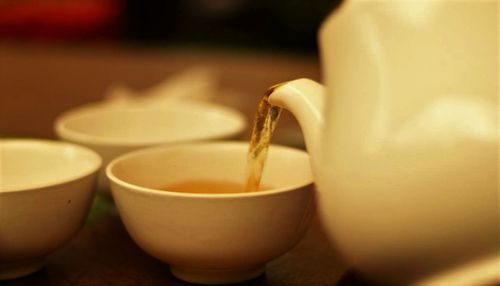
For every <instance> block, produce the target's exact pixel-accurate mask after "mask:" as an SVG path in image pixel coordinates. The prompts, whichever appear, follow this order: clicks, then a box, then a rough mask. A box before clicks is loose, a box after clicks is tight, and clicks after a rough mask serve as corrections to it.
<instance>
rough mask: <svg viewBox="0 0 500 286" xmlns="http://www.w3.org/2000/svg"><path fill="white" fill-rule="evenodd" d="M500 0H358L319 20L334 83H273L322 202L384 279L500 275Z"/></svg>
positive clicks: (346, 241) (356, 257) (326, 218)
mask: <svg viewBox="0 0 500 286" xmlns="http://www.w3.org/2000/svg"><path fill="white" fill-rule="evenodd" d="M497 5H498V4H497V1H404V0H401V1H358V0H354V1H353V0H347V1H345V3H343V5H342V6H341V7H340V9H339V10H338V11H336V12H335V13H334V14H332V15H331V16H330V17H329V18H328V19H327V20H326V22H324V24H323V26H322V27H321V30H320V35H319V40H320V55H321V59H322V70H323V82H324V84H325V86H323V85H320V84H318V83H316V82H313V81H311V80H307V79H299V80H295V81H291V82H288V83H285V84H283V85H281V86H280V87H278V88H276V89H275V90H274V92H273V93H272V94H271V95H270V97H269V101H270V103H271V104H274V105H278V106H281V107H284V108H286V109H288V110H289V111H290V112H291V113H293V114H294V115H295V116H296V117H297V119H298V121H299V124H300V125H301V128H302V130H303V133H304V137H305V141H306V146H307V149H308V151H309V152H310V154H311V155H312V156H311V157H312V164H313V172H314V173H315V174H314V175H315V180H316V183H317V186H318V192H319V205H320V214H321V217H322V220H323V222H324V225H325V228H326V230H327V232H328V234H329V237H330V238H331V240H332V241H333V242H334V245H335V246H336V247H337V248H338V249H339V251H340V252H341V253H342V254H343V256H344V257H345V259H346V261H347V262H348V263H350V265H352V267H354V268H355V269H357V270H358V271H360V272H361V273H363V274H365V275H366V276H367V277H369V278H371V279H373V280H375V281H378V282H383V283H385V284H395V285H408V284H429V285H477V284H481V283H490V282H498V281H500V278H499V275H500V259H499V242H500V237H499V194H498V182H499V181H498V174H499V172H498V157H497V155H498V146H499V144H498V121H497V120H498V117H497V116H498V114H497V113H498V103H497V94H498V67H497V65H498V63H499V60H498V48H499V47H498V42H497V39H498V35H497V32H498V26H497V22H496V21H497V19H498V15H497V13H498V7H497Z"/></svg>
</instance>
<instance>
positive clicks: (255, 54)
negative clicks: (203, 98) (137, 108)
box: [0, 0, 340, 142]
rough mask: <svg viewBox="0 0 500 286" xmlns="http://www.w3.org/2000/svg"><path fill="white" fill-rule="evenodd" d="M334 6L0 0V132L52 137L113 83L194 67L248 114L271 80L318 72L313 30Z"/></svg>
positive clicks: (238, 0)
mask: <svg viewBox="0 0 500 286" xmlns="http://www.w3.org/2000/svg"><path fill="white" fill-rule="evenodd" d="M339 5H340V0H316V1H299V0H292V1H285V0H272V1H264V0H257V1H256V0H252V1H250V0H218V1H210V0H182V1H180V0H171V1H140V0H43V1H40V0H0V135H4V136H6V135H7V136H30V137H45V138H52V137H54V132H53V127H52V125H53V121H54V120H55V118H56V117H57V116H58V115H59V114H61V113H62V112H64V111H66V110H68V109H71V108H74V107H76V106H79V105H82V104H85V103H89V102H93V101H97V100H101V99H103V97H104V96H105V93H106V90H107V89H108V88H109V87H110V86H111V85H113V84H116V83H119V84H125V85H127V86H129V87H131V88H133V89H137V90H141V89H145V88H148V87H151V86H152V85H154V84H156V83H158V82H160V81H161V80H164V79H165V78H166V77H168V76H171V75H173V74H175V73H176V72H179V71H182V70H185V69H188V68H191V67H193V66H200V65H201V66H208V67H209V68H212V69H213V70H214V72H215V73H217V80H218V84H220V85H221V86H222V87H223V88H224V89H225V90H230V91H233V92H232V93H231V92H230V93H231V94H232V95H227V93H225V95H221V96H220V97H219V98H217V99H216V101H218V102H220V103H223V104H227V105H231V106H233V107H235V108H238V109H240V110H241V111H243V112H244V113H245V114H246V115H247V116H248V119H249V120H251V119H252V117H253V112H254V110H255V106H256V104H257V101H258V98H259V97H260V96H261V95H262V93H263V92H264V91H265V90H266V89H267V87H269V86H270V85H272V84H275V83H277V82H282V81H286V80H291V79H294V78H297V77H310V78H313V79H318V78H319V64H318V52H317V39H316V36H317V30H318V28H319V26H320V23H321V22H322V21H323V19H324V18H325V17H326V15H327V14H329V13H330V12H331V11H333V10H334V9H335V8H336V7H338V6H339ZM285 117H286V116H285ZM284 121H285V122H286V121H287V119H285V120H284ZM285 132H286V131H285ZM278 140H279V139H278ZM278 142H279V141H278Z"/></svg>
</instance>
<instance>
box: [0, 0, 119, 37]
mask: <svg viewBox="0 0 500 286" xmlns="http://www.w3.org/2000/svg"><path fill="white" fill-rule="evenodd" d="M123 8H124V4H123V1H120V0H42V1H40V0H13V1H1V2H0V37H4V38H5V37H8V38H35V39H46V40H57V39H61V40H63V39H82V38H101V37H113V36H116V35H117V34H118V33H119V30H120V26H121V24H120V22H121V17H122V14H123V11H124V9H123Z"/></svg>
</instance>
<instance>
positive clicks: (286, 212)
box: [107, 142, 314, 284]
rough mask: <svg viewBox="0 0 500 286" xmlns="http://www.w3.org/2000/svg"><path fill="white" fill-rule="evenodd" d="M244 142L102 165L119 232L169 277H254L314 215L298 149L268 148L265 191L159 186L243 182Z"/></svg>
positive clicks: (154, 151) (155, 152)
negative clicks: (157, 261) (192, 190)
mask: <svg viewBox="0 0 500 286" xmlns="http://www.w3.org/2000/svg"><path fill="white" fill-rule="evenodd" d="M247 148H248V144H247V143H236V142H211V143H210V142H208V143H207V142H206V143H190V144H182V145H176V146H166V147H156V148H150V149H146V150H139V151H135V152H132V153H130V154H126V155H123V156H121V157H119V158H117V159H115V160H114V161H113V162H111V163H110V164H109V165H108V167H107V175H108V177H109V178H110V180H111V190H112V194H113V197H114V199H115V203H116V205H117V207H118V210H119V212H120V217H121V219H122V220H123V222H124V224H125V226H126V228H127V231H128V232H129V234H130V235H131V237H132V238H133V240H134V241H135V242H136V243H137V244H138V245H139V246H140V247H141V248H142V249H143V250H145V251H146V252H147V253H149V254H151V255H152V256H154V257H157V258H158V259H160V260H162V261H164V262H166V263H168V264H170V269H171V271H172V273H173V274H174V275H175V276H176V277H178V278H180V279H182V280H185V281H189V282H194V283H202V284H219V283H234V282H240V281H244V280H248V279H251V278H254V277H256V276H258V275H260V274H262V272H263V271H264V266H265V264H266V262H268V261H270V260H271V259H274V258H276V257H278V256H280V255H282V254H284V253H285V252H287V251H288V250H290V249H291V248H292V247H293V246H294V245H295V244H296V243H297V242H298V241H299V240H300V239H301V238H302V236H303V234H304V232H305V230H306V228H307V226H308V222H309V221H310V217H311V215H312V214H313V210H314V191H313V188H312V176H311V172H310V167H309V156H308V155H307V153H306V152H304V151H301V150H296V149H292V148H288V147H279V146H272V147H271V149H270V152H269V159H268V162H267V165H266V167H265V173H264V178H263V184H264V185H266V186H269V187H271V189H270V190H268V191H260V192H254V193H232V194H196V193H178V192H173V191H162V190H158V189H159V188H162V187H165V186H168V185H171V184H176V183H180V182H185V181H190V180H216V181H224V182H231V183H243V182H244V180H245V178H244V174H245V163H246V152H247Z"/></svg>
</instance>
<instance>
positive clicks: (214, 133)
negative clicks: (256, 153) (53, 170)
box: [54, 100, 246, 193]
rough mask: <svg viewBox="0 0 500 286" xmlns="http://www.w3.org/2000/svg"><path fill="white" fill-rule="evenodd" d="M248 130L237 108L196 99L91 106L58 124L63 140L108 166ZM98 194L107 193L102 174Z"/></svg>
mask: <svg viewBox="0 0 500 286" xmlns="http://www.w3.org/2000/svg"><path fill="white" fill-rule="evenodd" d="M245 127H246V121H245V117H244V116H243V115H242V114H241V113H240V112H238V111H237V110H235V109H232V108H229V107H226V106H223V105H220V104H215V103H210V102H204V101H196V100H171V101H169V102H168V104H159V105H152V104H121V103H119V102H118V103H115V102H109V103H95V104H88V105H85V106H81V107H78V108H75V109H73V110H70V111H67V112H65V113H63V114H61V115H60V116H59V117H58V118H57V119H56V121H55V123H54V129H55V132H56V134H57V135H58V136H59V137H60V138H61V139H63V140H65V141H68V142H73V143H77V144H79V145H83V146H86V147H88V148H90V149H92V150H94V151H96V152H97V153H98V154H99V155H100V156H101V157H102V159H103V164H104V165H107V164H108V163H109V162H110V161H111V160H113V159H114V158H116V157H118V156H119V155H122V154H124V153H127V152H130V151H133V150H136V149H140V148H144V147H151V146H154V145H162V144H167V143H168V144H169V143H179V142H186V141H199V140H214V139H228V138H233V137H236V136H237V135H239V134H240V133H241V132H243V130H244V129H245ZM98 185H99V190H101V191H103V192H104V193H109V185H108V180H107V178H106V175H105V173H104V170H102V172H100V174H99V180H98Z"/></svg>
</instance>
